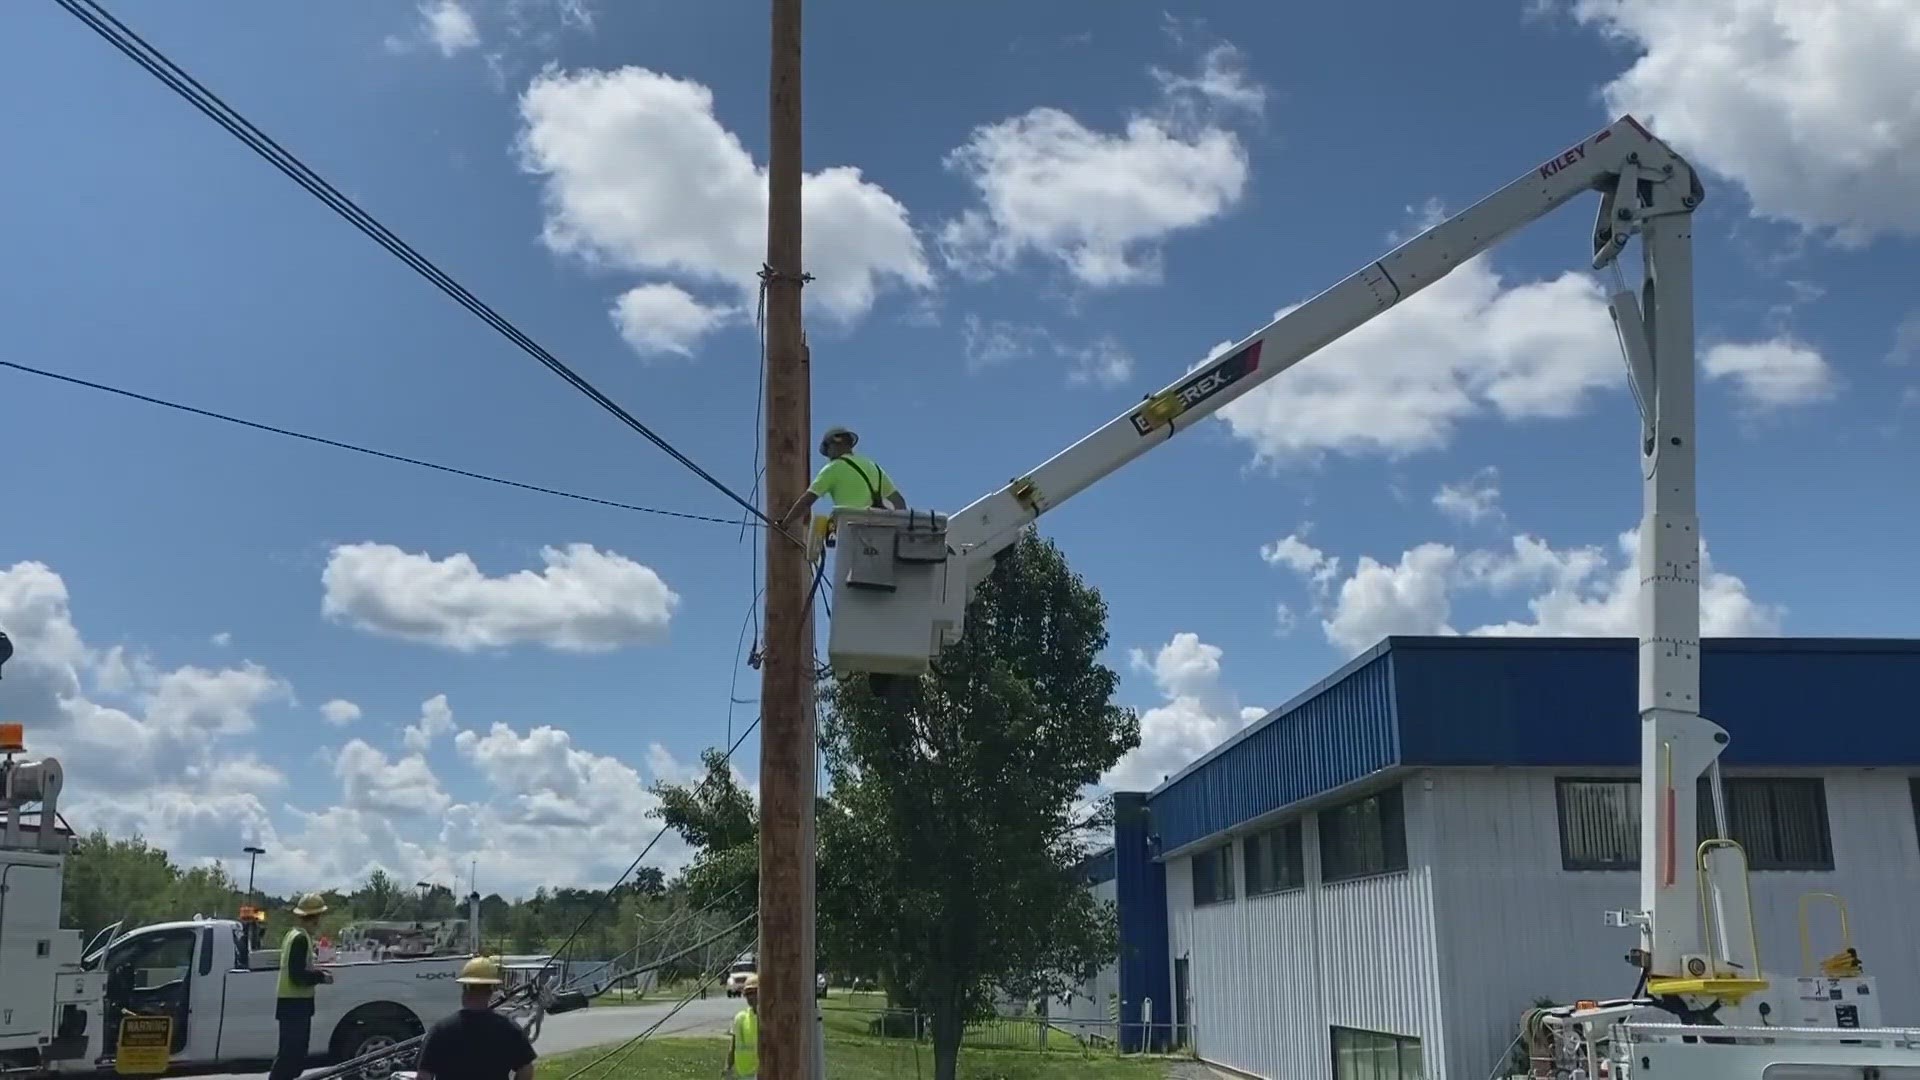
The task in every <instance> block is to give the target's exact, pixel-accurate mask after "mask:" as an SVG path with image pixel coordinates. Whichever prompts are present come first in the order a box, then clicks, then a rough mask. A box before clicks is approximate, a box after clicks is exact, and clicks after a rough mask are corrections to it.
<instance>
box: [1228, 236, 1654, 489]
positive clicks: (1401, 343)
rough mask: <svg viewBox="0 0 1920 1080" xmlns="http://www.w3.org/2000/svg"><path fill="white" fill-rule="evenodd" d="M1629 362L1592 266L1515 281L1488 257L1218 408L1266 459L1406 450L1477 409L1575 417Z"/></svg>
mask: <svg viewBox="0 0 1920 1080" xmlns="http://www.w3.org/2000/svg"><path fill="white" fill-rule="evenodd" d="M1436 214H1437V211H1436V210H1435V209H1433V208H1428V209H1427V211H1426V212H1425V217H1426V218H1427V219H1429V220H1431V219H1432V218H1433V217H1434V216H1435V215H1436ZM1299 306H1300V305H1298V304H1294V305H1289V306H1288V307H1285V308H1282V309H1281V310H1280V311H1279V312H1276V317H1279V316H1284V315H1286V314H1287V313H1288V312H1290V311H1292V310H1294V309H1295V308H1297V307H1299ZM1230 345H1231V342H1222V343H1221V344H1219V345H1216V346H1215V347H1214V350H1213V352H1212V354H1211V355H1213V356H1217V355H1219V354H1220V353H1221V352H1222V351H1224V350H1225V349H1226V348H1227V347H1229V346H1230ZM1624 371H1625V367H1624V364H1623V363H1622V361H1621V359H1620V352H1619V345H1618V344H1617V341H1616V339H1615V336H1614V332H1613V323H1612V321H1611V317H1610V316H1609V315H1608V313H1607V304H1606V298H1605V296H1604V295H1603V294H1602V292H1601V289H1600V286H1599V284H1598V283H1597V282H1595V281H1594V279H1593V278H1592V277H1590V276H1589V275H1587V274H1584V273H1577V272H1567V273H1563V274H1560V275H1558V276H1556V277H1552V278H1548V279H1545V280H1540V281H1519V282H1515V281H1510V280H1508V279H1506V278H1505V277H1503V276H1502V275H1501V274H1500V273H1499V272H1498V271H1497V270H1495V269H1494V267H1493V265H1492V264H1491V263H1489V262H1488V261H1487V258H1486V256H1485V255H1481V256H1477V257H1475V258H1473V259H1470V260H1468V261H1467V262H1466V263H1464V264H1462V265H1461V266H1460V267H1458V268H1457V269H1455V270H1454V271H1453V272H1452V273H1451V274H1449V275H1447V276H1446V277H1443V278H1441V279H1440V280H1439V281H1436V282H1434V283H1433V284H1431V285H1429V286H1427V288H1426V289H1424V290H1422V291H1421V292H1419V293H1416V294H1414V295H1413V296H1411V297H1409V298H1408V299H1406V300H1404V301H1402V302H1401V303H1400V304H1399V305H1398V306H1396V307H1394V308H1393V309H1391V310H1389V311H1387V312H1385V313H1383V314H1381V315H1380V316H1378V317H1377V318H1375V319H1374V320H1373V321H1371V322H1369V323H1366V324H1365V325H1363V326H1361V327H1360V328H1359V329H1357V330H1355V331H1353V332H1352V333H1350V334H1348V335H1346V336H1345V337H1343V338H1340V339H1339V340H1337V341H1335V342H1333V343H1332V344H1330V345H1328V346H1327V347H1326V348H1324V349H1321V350H1320V351H1319V352H1318V353H1315V354H1314V355H1312V356H1309V357H1307V358H1306V359H1305V360H1302V361H1301V362H1300V363H1299V364H1298V365H1296V366H1295V367H1293V368H1291V369H1289V370H1288V371H1286V372H1285V373H1283V374H1282V375H1280V376H1279V377H1277V378H1275V379H1274V380H1273V381H1271V382H1269V383H1267V384H1266V385H1264V386H1261V387H1260V388H1258V389H1256V390H1254V391H1253V392H1251V393H1249V394H1247V395H1246V396H1245V397H1242V398H1240V399H1239V400H1237V401H1235V402H1233V403H1232V404H1230V405H1227V406H1226V407H1224V408H1222V409H1221V410H1220V413H1219V416H1220V417H1221V419H1222V420H1224V422H1225V423H1226V424H1227V426H1228V428H1229V430H1231V431H1232V432H1233V434H1234V435H1235V436H1237V437H1238V438H1240V439H1242V440H1244V441H1245V442H1247V443H1248V444H1249V445H1250V446H1251V447H1252V448H1253V452H1254V456H1255V458H1256V460H1259V461H1262V462H1270V463H1271V462H1281V461H1290V460H1294V459H1298V458H1302V457H1312V456H1314V455H1317V454H1320V453H1323V452H1327V451H1338V452H1342V453H1350V454H1363V453H1375V454H1382V455H1386V456H1389V457H1397V456H1403V455H1406V454H1410V453H1414V452H1417V451H1423V450H1433V449H1437V448H1439V447H1441V446H1444V445H1445V444H1446V443H1447V442H1448V441H1449V440H1450V439H1451V438H1452V436H1453V434H1454V432H1455V430H1456V429H1457V428H1458V427H1459V426H1460V425H1461V424H1462V423H1464V422H1465V421H1467V420H1469V419H1470V418H1472V417H1475V416H1477V415H1497V416H1501V417H1506V418H1510V419H1556V418H1561V417H1566V416H1570V415H1572V414H1574V413H1576V412H1578V411H1579V410H1580V409H1581V408H1582V407H1583V406H1584V405H1585V404H1586V402H1587V401H1588V400H1590V399H1591V398H1592V397H1593V395H1594V394H1595V393H1597V392H1599V391H1601V390H1604V389H1608V388H1611V387H1615V386H1618V385H1621V384H1623V383H1624V382H1625V379H1624Z"/></svg>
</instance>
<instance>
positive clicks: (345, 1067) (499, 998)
mask: <svg viewBox="0 0 1920 1080" xmlns="http://www.w3.org/2000/svg"><path fill="white" fill-rule="evenodd" d="M758 917H759V914H758V912H755V913H754V914H752V915H748V916H746V917H744V918H742V919H740V920H739V921H737V922H735V923H734V924H733V925H732V926H729V927H727V928H726V929H725V930H722V931H720V932H718V933H716V934H714V935H713V936H711V937H709V938H707V939H706V940H704V941H700V942H696V943H694V944H693V945H690V946H688V947H687V948H685V949H682V950H681V951H680V952H678V953H675V954H674V955H672V956H669V957H665V958H663V959H661V960H659V961H658V962H656V963H655V964H653V965H649V966H648V967H641V968H638V969H636V970H635V971H634V972H629V973H628V977H632V975H633V974H637V973H639V972H643V971H647V970H650V968H651V967H659V966H662V965H665V964H668V963H672V962H673V961H675V960H678V959H680V958H681V957H684V956H688V955H691V954H692V953H694V952H696V951H698V950H700V949H703V948H705V947H707V946H708V945H711V944H713V943H714V942H716V941H719V940H720V939H721V938H723V937H726V936H727V935H728V934H731V933H734V932H736V931H738V930H739V929H740V928H741V927H743V926H745V925H746V924H747V923H749V922H751V921H753V920H754V919H756V918H758ZM541 970H545V969H544V968H543V969H541ZM538 975H539V972H535V973H534V978H530V979H529V980H528V981H527V982H525V983H523V984H521V985H520V986H518V987H515V988H514V989H513V990H510V991H506V992H503V993H499V994H496V995H495V996H494V998H493V1001H492V1002H491V1003H490V1004H491V1007H493V1008H499V1007H500V1006H502V1005H506V1004H509V1003H511V1002H512V1000H513V999H514V998H515V997H518V996H520V995H521V994H523V993H525V992H527V991H528V990H530V989H531V988H532V987H533V986H534V979H535V978H538ZM703 985H704V984H703ZM681 1004H683V1005H684V1004H685V1002H682V1003H681ZM678 1011H679V1009H678V1008H676V1009H675V1010H674V1012H678ZM672 1016H673V1013H672V1012H670V1013H668V1014H667V1015H666V1016H664V1017H661V1019H660V1023H665V1022H666V1021H667V1020H668V1019H671V1018H672ZM658 1026H659V1025H658V1024H656V1025H655V1027H658ZM426 1041H427V1037H426V1036H425V1035H415V1036H413V1037H412V1038H409V1039H403V1040H401V1041H400V1042H396V1043H393V1044H391V1045H389V1046H384V1047H381V1048H380V1049H378V1050H375V1051H373V1052H372V1053H368V1054H362V1055H360V1056H359V1057H354V1058H348V1059H347V1060H345V1061H341V1062H336V1063H334V1064H332V1065H329V1066H327V1067H326V1068H324V1069H321V1070H319V1071H317V1072H311V1073H306V1074H304V1075H303V1076H302V1077H301V1080H335V1078H336V1077H340V1076H345V1075H347V1074H348V1073H352V1072H355V1071H358V1070H359V1069H361V1068H362V1067H363V1066H366V1065H370V1064H372V1063H374V1062H379V1061H386V1060H388V1059H389V1058H396V1057H400V1056H401V1055H403V1054H407V1053H409V1052H411V1051H414V1050H417V1049H419V1047H420V1046H421V1045H422V1044H424V1043H425V1042H426ZM602 1060H604V1059H602ZM574 1075H576V1076H577V1075H579V1074H578V1073H576V1074H574Z"/></svg>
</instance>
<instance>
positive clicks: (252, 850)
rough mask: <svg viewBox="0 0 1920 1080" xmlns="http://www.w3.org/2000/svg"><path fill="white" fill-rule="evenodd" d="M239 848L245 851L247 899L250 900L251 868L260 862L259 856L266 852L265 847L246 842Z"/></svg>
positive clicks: (251, 885)
mask: <svg viewBox="0 0 1920 1080" xmlns="http://www.w3.org/2000/svg"><path fill="white" fill-rule="evenodd" d="M240 850H241V851H243V852H245V853H246V856H247V899H249V900H252V899H253V898H254V896H253V868H254V867H255V866H256V865H257V864H258V863H259V862H260V856H262V855H265V854H266V853H267V849H266V848H262V847H254V846H253V845H252V844H248V845H247V846H246V847H244V848H241V849H240Z"/></svg>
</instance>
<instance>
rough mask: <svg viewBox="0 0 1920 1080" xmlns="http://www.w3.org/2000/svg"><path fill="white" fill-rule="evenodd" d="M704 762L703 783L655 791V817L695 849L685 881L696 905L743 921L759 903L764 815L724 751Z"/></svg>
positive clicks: (706, 754)
mask: <svg viewBox="0 0 1920 1080" xmlns="http://www.w3.org/2000/svg"><path fill="white" fill-rule="evenodd" d="M700 762H701V765H702V766H703V767H704V768H703V770H702V773H701V776H700V779H699V781H698V782H696V783H691V784H666V783H659V784H655V785H654V786H653V793H654V795H655V796H657V797H658V798H659V799H660V807H659V809H657V810H655V811H654V816H655V817H658V818H659V819H660V821H661V823H662V824H664V825H666V827H667V828H669V829H672V830H673V831H674V832H676V833H679V834H680V838H681V839H682V840H684V841H686V843H687V846H688V847H691V848H692V849H693V850H694V853H695V854H694V858H693V862H692V863H691V864H690V865H688V867H687V868H686V870H685V871H684V873H683V877H682V881H683V883H684V884H685V886H686V889H687V893H688V896H689V897H690V898H691V899H692V900H693V901H694V903H695V904H696V905H697V906H699V907H707V906H709V905H711V906H712V907H713V908H714V909H715V910H718V911H723V912H725V913H727V914H730V915H732V916H734V917H735V918H740V917H744V916H745V915H747V914H748V913H750V912H752V911H753V910H754V909H755V908H756V907H757V906H758V904H759V899H760V811H759V808H758V807H756V806H755V805H754V801H753V794H752V793H751V792H749V791H748V790H747V789H746V788H745V787H744V786H743V785H742V784H741V783H740V781H739V779H738V778H737V777H735V776H734V773H733V765H732V763H731V762H730V761H729V760H728V758H727V755H726V754H725V752H723V751H721V750H719V749H716V748H711V747H710V748H708V749H707V750H704V751H702V752H701V754H700Z"/></svg>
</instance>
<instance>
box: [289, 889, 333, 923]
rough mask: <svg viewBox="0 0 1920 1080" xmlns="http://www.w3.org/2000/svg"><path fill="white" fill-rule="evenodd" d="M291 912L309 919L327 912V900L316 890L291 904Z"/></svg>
mask: <svg viewBox="0 0 1920 1080" xmlns="http://www.w3.org/2000/svg"><path fill="white" fill-rule="evenodd" d="M293 913H294V914H295V915H298V916H300V917H301V918H303V919H311V918H315V917H318V916H321V915H325V914H326V913H327V902H326V901H325V900H323V899H321V898H320V894H319V893H317V892H310V893H308V894H307V895H305V896H303V897H301V898H300V902H299V903H297V904H295V905H293Z"/></svg>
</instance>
